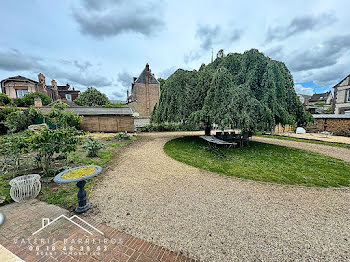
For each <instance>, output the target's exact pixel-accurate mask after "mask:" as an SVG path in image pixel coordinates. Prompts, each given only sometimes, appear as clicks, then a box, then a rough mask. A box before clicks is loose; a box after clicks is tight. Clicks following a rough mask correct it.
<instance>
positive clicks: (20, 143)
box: [0, 131, 32, 174]
mask: <svg viewBox="0 0 350 262" xmlns="http://www.w3.org/2000/svg"><path fill="white" fill-rule="evenodd" d="M31 135H32V132H30V131H25V132H21V133H18V134H15V135H13V134H12V135H6V136H3V137H1V138H0V156H1V162H0V168H1V172H2V173H4V174H6V173H8V171H9V170H10V169H12V168H13V167H15V168H16V170H18V168H19V166H20V156H21V155H22V154H25V153H28V152H30V150H31V147H30V144H31Z"/></svg>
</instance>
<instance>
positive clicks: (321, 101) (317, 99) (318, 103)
mask: <svg viewBox="0 0 350 262" xmlns="http://www.w3.org/2000/svg"><path fill="white" fill-rule="evenodd" d="M332 102H333V94H332V92H331V91H328V92H325V93H320V94H313V95H312V96H311V97H310V98H309V100H308V103H307V105H306V106H305V109H306V110H307V111H309V112H310V113H311V114H326V113H328V114H329V113H331V106H332Z"/></svg>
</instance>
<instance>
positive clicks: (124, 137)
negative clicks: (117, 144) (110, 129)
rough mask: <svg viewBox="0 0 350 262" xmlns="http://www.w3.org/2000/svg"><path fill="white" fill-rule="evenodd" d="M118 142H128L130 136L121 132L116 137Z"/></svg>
mask: <svg viewBox="0 0 350 262" xmlns="http://www.w3.org/2000/svg"><path fill="white" fill-rule="evenodd" d="M114 138H115V139H117V140H128V139H130V135H129V134H128V133H127V132H120V133H118V134H116V135H115V136H114Z"/></svg>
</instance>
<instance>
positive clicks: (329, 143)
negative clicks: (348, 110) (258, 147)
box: [255, 134, 350, 149]
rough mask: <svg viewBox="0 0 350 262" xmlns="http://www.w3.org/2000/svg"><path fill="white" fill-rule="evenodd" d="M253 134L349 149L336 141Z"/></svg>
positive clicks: (346, 145) (347, 145)
mask: <svg viewBox="0 0 350 262" xmlns="http://www.w3.org/2000/svg"><path fill="white" fill-rule="evenodd" d="M255 136H260V137H267V138H276V139H281V140H290V141H297V142H305V143H313V144H321V145H327V146H337V147H344V148H349V149H350V145H349V144H344V143H337V142H327V141H320V140H314V139H306V138H297V137H289V136H278V135H262V134H256V135H255Z"/></svg>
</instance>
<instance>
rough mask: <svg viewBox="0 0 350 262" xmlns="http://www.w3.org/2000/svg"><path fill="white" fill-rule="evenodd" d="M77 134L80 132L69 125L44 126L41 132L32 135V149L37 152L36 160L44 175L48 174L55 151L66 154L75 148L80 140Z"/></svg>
mask: <svg viewBox="0 0 350 262" xmlns="http://www.w3.org/2000/svg"><path fill="white" fill-rule="evenodd" d="M79 134H80V132H79V131H77V130H76V129H75V128H72V127H69V128H58V129H49V128H46V129H44V130H43V131H42V132H41V133H39V134H35V135H33V138H32V144H31V145H32V149H33V150H34V151H36V152H37V156H36V161H37V163H38V164H39V166H40V167H41V168H42V169H43V171H44V174H45V175H49V169H50V167H51V165H52V162H53V159H54V158H53V156H54V154H55V153H57V154H65V155H67V154H68V153H70V152H73V151H75V150H76V147H77V145H78V144H79V143H80V142H81V138H80V137H79V136H78V135H79Z"/></svg>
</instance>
